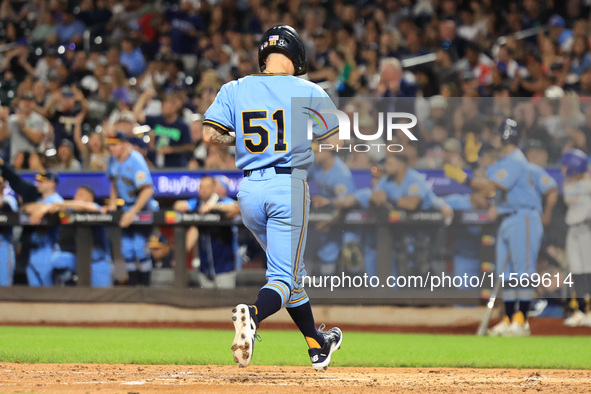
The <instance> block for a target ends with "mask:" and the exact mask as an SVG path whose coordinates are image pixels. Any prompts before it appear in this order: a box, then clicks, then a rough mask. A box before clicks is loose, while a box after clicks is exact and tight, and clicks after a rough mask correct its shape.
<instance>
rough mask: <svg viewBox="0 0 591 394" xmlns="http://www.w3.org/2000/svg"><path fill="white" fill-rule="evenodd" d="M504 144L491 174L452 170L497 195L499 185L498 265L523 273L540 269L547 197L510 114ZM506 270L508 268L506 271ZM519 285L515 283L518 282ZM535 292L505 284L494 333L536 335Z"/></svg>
mask: <svg viewBox="0 0 591 394" xmlns="http://www.w3.org/2000/svg"><path fill="white" fill-rule="evenodd" d="M499 131H500V133H501V141H502V143H503V148H502V151H501V157H500V158H499V160H498V161H497V162H496V163H494V164H492V165H491V166H489V167H488V169H487V177H486V178H485V177H475V178H473V179H470V178H468V177H466V175H465V173H463V172H461V176H454V175H453V174H451V173H448V172H447V171H446V175H448V176H450V177H451V178H452V179H456V180H457V181H459V182H463V183H466V184H468V185H470V186H471V187H472V188H473V189H475V190H479V191H481V192H483V193H484V194H485V195H487V196H488V195H491V193H494V192H495V191H496V193H497V200H499V203H498V204H497V206H496V212H497V214H498V215H499V216H500V218H501V224H500V226H499V229H498V233H497V242H496V271H497V274H500V273H501V272H504V274H505V280H506V281H508V280H509V279H508V278H509V275H510V274H513V276H515V275H516V276H517V278H519V277H520V276H521V275H522V274H525V275H528V276H531V275H532V274H533V273H535V272H536V266H537V259H538V252H539V250H540V245H541V241H542V235H543V226H542V219H541V216H540V201H541V197H540V195H539V193H538V192H537V190H536V187H535V184H534V180H533V178H534V177H533V172H532V169H531V168H532V167H531V165H530V163H529V162H528V161H527V159H526V157H525V155H524V154H523V152H521V150H519V148H518V147H517V144H518V143H519V138H520V134H521V132H520V129H519V128H518V126H517V122H515V121H514V120H513V119H509V118H507V119H505V120H504V121H503V123H502V124H501V127H500V130H499ZM502 270H504V271H502ZM514 285H515V283H514ZM533 297H534V289H533V288H518V287H505V289H504V291H503V298H504V301H505V316H504V317H503V320H502V321H501V322H500V323H499V324H497V325H496V326H495V327H493V328H492V329H490V330H489V335H495V336H527V335H530V328H529V323H528V322H527V312H528V310H529V307H530V304H531V301H532V299H533Z"/></svg>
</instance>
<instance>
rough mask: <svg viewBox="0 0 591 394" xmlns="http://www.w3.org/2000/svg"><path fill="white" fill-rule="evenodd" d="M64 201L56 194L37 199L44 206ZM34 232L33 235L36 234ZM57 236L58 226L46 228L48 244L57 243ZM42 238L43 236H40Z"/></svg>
mask: <svg viewBox="0 0 591 394" xmlns="http://www.w3.org/2000/svg"><path fill="white" fill-rule="evenodd" d="M62 201H64V199H63V198H62V196H60V195H59V194H57V193H53V194H50V195H49V196H47V197H43V198H40V199H39V202H42V203H44V204H53V203H54V202H62ZM36 233H37V232H35V233H34V234H36ZM58 235H59V227H58V226H48V227H47V236H49V239H50V242H51V243H55V242H57V238H58ZM41 237H43V236H41Z"/></svg>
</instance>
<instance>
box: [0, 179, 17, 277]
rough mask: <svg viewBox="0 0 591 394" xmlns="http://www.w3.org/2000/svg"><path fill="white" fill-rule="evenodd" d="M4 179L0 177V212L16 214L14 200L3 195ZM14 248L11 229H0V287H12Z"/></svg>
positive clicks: (8, 195) (8, 227)
mask: <svg viewBox="0 0 591 394" xmlns="http://www.w3.org/2000/svg"><path fill="white" fill-rule="evenodd" d="M4 187H5V184H4V178H3V177H1V176H0V211H2V212H18V203H17V201H16V198H14V197H13V196H11V195H10V194H4ZM15 261H16V259H15V256H14V247H13V246H12V227H10V226H4V227H1V228H0V286H10V285H12V279H13V276H14V264H15Z"/></svg>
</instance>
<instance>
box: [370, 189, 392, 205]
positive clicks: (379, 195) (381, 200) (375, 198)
mask: <svg viewBox="0 0 591 394" xmlns="http://www.w3.org/2000/svg"><path fill="white" fill-rule="evenodd" d="M369 201H370V202H371V203H372V204H373V205H374V206H376V207H380V206H382V205H384V204H385V203H386V202H387V201H388V196H387V195H386V192H385V191H383V190H376V191H374V192H373V193H371V197H370V198H369Z"/></svg>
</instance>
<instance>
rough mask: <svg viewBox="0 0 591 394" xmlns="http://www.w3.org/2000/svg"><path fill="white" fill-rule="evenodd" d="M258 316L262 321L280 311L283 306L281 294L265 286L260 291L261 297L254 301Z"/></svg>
mask: <svg viewBox="0 0 591 394" xmlns="http://www.w3.org/2000/svg"><path fill="white" fill-rule="evenodd" d="M253 306H254V309H255V313H256V317H257V319H258V321H259V323H260V322H262V321H263V320H265V319H266V318H268V317H269V316H271V315H272V314H274V313H275V312H277V311H279V309H281V307H282V306H283V304H282V302H281V296H280V295H279V294H277V292H276V291H274V290H271V289H266V288H263V289H261V291H259V297H258V298H257V300H256V302H255V303H254V305H253Z"/></svg>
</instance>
